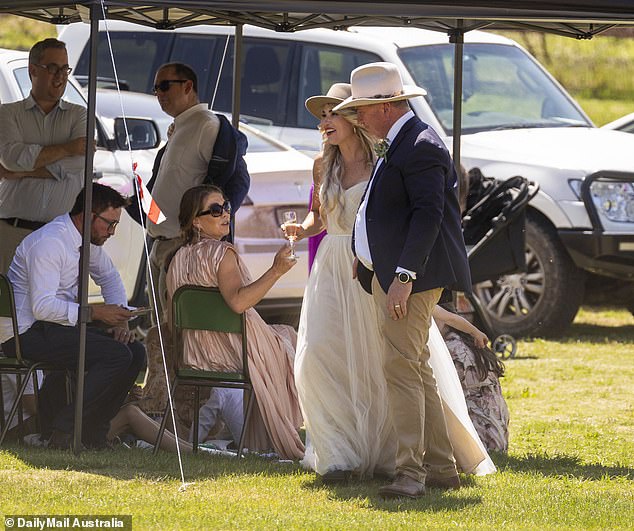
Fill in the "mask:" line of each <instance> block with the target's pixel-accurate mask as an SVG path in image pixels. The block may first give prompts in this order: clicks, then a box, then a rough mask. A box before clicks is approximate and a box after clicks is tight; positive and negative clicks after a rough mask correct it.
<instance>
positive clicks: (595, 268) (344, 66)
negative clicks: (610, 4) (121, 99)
mask: <svg viewBox="0 0 634 531" xmlns="http://www.w3.org/2000/svg"><path fill="white" fill-rule="evenodd" d="M108 27H109V30H110V32H111V40H112V44H113V48H114V54H115V60H116V61H117V63H118V67H117V68H118V72H119V75H120V77H121V78H122V79H123V80H124V81H125V82H126V83H127V84H128V85H129V86H130V88H131V89H132V90H138V91H145V92H149V91H150V90H151V87H152V83H153V76H154V72H155V71H156V69H157V67H158V66H159V65H160V64H161V63H164V62H168V61H184V62H188V63H190V64H191V65H192V66H193V67H194V69H195V70H196V71H197V72H199V73H200V74H201V83H200V86H201V87H202V88H201V95H202V97H203V99H206V100H209V99H210V97H211V94H212V92H213V90H214V87H215V85H216V79H217V78H218V77H219V83H218V87H219V90H218V93H217V95H216V98H215V100H214V108H215V109H218V110H224V111H228V110H230V106H231V86H232V63H233V37H232V32H233V30H232V28H226V27H212V26H196V27H190V28H180V29H177V30H174V31H157V30H153V29H149V28H146V27H141V26H137V25H133V24H128V23H120V22H113V21H111V22H109V23H108ZM102 29H103V27H102ZM88 33H89V27H88V26H87V25H82V24H74V25H70V26H68V27H66V28H65V29H64V30H63V31H62V33H61V34H60V38H61V39H62V40H64V41H66V42H67V44H68V47H69V53H70V55H71V59H72V61H73V63H74V64H76V67H77V70H78V72H79V73H80V74H86V73H87V68H88V61H87V58H88V54H87V47H86V43H87V39H88ZM227 40H229V46H228V50H229V53H228V55H227V57H226V58H223V50H224V49H225V43H226V41H227ZM453 56H454V47H453V45H452V44H450V43H449V42H448V39H447V37H446V36H445V35H443V34H441V33H435V32H430V31H425V30H420V29H416V28H364V27H358V28H356V27H355V28H350V29H349V30H347V31H332V30H326V29H315V30H308V31H300V32H296V33H275V32H272V31H268V30H263V29H259V28H252V27H245V28H244V44H243V61H242V80H241V84H242V89H241V90H242V92H241V110H242V113H243V115H242V116H241V119H246V120H248V121H249V122H250V123H252V124H253V125H256V126H257V127H259V128H262V129H264V130H266V131H267V132H268V133H269V134H271V135H273V136H276V137H278V138H280V139H282V140H284V141H286V142H287V143H289V144H291V145H292V146H294V147H296V148H297V149H302V150H306V151H311V150H312V151H316V150H318V149H319V144H320V139H319V135H318V133H317V131H316V125H317V124H316V120H315V119H314V118H313V117H312V116H311V115H310V114H309V113H308V112H307V111H306V110H305V109H304V100H305V99H306V98H307V97H309V96H312V95H315V94H323V93H325V92H326V91H327V89H328V88H329V86H330V85H331V84H332V83H335V82H340V81H347V80H348V79H349V75H350V71H351V70H352V69H353V68H355V67H356V66H359V65H360V64H363V63H367V62H371V61H377V60H381V61H390V62H392V63H395V64H396V65H398V66H399V69H400V71H401V75H402V77H403V80H404V82H405V83H415V84H417V85H420V86H422V87H424V88H425V89H426V90H427V96H426V97H425V98H415V99H413V100H411V103H412V107H413V109H414V111H415V112H416V113H417V114H418V115H419V116H420V118H421V119H422V120H424V121H425V122H427V123H429V124H430V125H431V126H432V127H434V129H436V130H437V131H438V132H439V133H440V134H441V135H442V136H443V137H444V139H445V141H446V143H447V144H448V147H450V148H451V143H452V136H453V131H452V116H453V94H452V91H453ZM98 57H99V65H98V74H99V76H104V77H112V71H111V68H110V56H109V51H108V49H107V45H106V42H105V34H104V33H103V32H102V33H101V35H100V44H99V48H98ZM223 59H224V61H223ZM462 98H463V120H462V123H463V126H462V133H463V136H462V146H461V149H462V157H463V158H462V164H463V166H464V167H465V168H466V170H470V169H472V168H479V169H480V170H481V172H482V173H483V174H484V175H486V176H490V177H496V178H499V179H507V178H509V177H511V176H515V175H520V176H523V177H526V178H527V179H529V180H531V181H535V182H537V183H538V184H539V185H540V192H539V194H538V195H537V196H536V197H535V198H534V199H533V200H532V201H531V203H530V205H529V208H528V211H527V228H526V257H527V265H528V270H527V272H526V273H525V274H519V275H509V276H506V277H503V278H501V279H494V280H491V281H489V282H483V283H480V284H479V285H477V286H476V290H477V292H478V294H479V295H480V298H481V299H482V300H483V301H484V303H485V305H486V308H487V311H488V312H489V314H490V317H491V319H492V321H493V324H494V325H495V328H496V329H498V330H504V331H506V332H508V333H512V334H517V335H521V334H526V333H531V334H537V335H541V334H556V333H561V332H562V331H563V330H564V329H565V327H566V326H567V325H568V324H569V323H570V322H571V321H572V319H573V318H574V315H575V314H576V312H577V309H578V307H579V305H580V303H581V301H582V298H583V294H584V283H585V276H586V275H585V273H584V272H592V273H595V274H598V275H601V276H604V277H605V276H609V277H613V278H617V279H619V281H620V282H621V284H620V285H621V286H622V287H623V288H624V289H621V293H627V294H628V296H629V297H630V299H631V297H632V294H633V293H634V290H633V289H632V286H633V284H632V282H631V281H632V280H634V173H633V172H632V163H631V154H632V153H633V152H634V138H633V137H632V136H631V135H627V134H624V133H619V132H613V131H606V130H601V129H598V128H596V127H595V126H594V125H593V124H592V123H591V121H590V120H589V119H588V117H587V116H586V115H585V114H584V112H583V111H582V110H581V109H580V108H579V106H578V105H577V104H576V103H575V101H574V100H573V99H572V98H571V97H570V96H569V95H568V94H567V93H566V92H565V90H564V89H563V88H562V87H561V86H560V85H559V84H558V83H557V81H556V80H554V79H553V78H552V77H551V76H550V75H549V74H548V73H547V72H546V71H545V70H544V69H543V68H542V67H541V66H540V65H539V64H538V63H537V62H536V61H535V59H534V58H533V57H531V56H530V55H529V54H528V53H527V52H526V51H525V50H524V49H523V48H521V47H520V46H519V45H518V44H517V43H515V42H514V41H512V40H509V39H506V38H503V37H500V36H496V35H492V34H487V33H483V32H475V31H474V32H469V33H467V34H466V36H465V47H464V88H463V94H462Z"/></svg>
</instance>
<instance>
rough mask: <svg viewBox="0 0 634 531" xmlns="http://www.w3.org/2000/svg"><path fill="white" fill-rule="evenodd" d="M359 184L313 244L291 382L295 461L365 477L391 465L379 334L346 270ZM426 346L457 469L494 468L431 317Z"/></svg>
mask: <svg viewBox="0 0 634 531" xmlns="http://www.w3.org/2000/svg"><path fill="white" fill-rule="evenodd" d="M365 185H366V183H365V182H362V183H358V184H356V185H354V186H352V187H351V188H349V189H348V190H346V191H345V192H344V195H343V209H341V208H337V209H335V211H333V212H331V213H328V220H327V225H328V235H327V236H326V237H325V238H324V239H323V240H322V242H321V243H320V245H319V249H318V251H317V255H316V257H315V262H314V264H313V269H312V271H311V274H310V277H309V279H308V285H307V287H306V292H305V294H304V304H303V306H302V312H301V316H300V323H299V331H298V342H297V353H296V356H295V383H296V387H297V391H298V396H299V400H300V405H301V408H302V412H303V415H304V423H305V427H306V434H307V436H306V453H305V456H304V459H303V461H302V464H303V466H305V467H306V468H309V469H312V470H315V471H316V472H317V473H318V474H324V473H326V472H328V471H331V470H335V469H341V470H351V471H353V472H354V473H355V474H356V475H359V476H361V477H371V476H372V475H373V474H374V473H375V472H381V473H391V472H393V471H394V458H395V451H396V450H395V439H394V434H393V431H392V424H391V421H390V415H389V403H388V400H387V386H386V382H385V377H384V375H383V368H382V355H383V342H384V339H383V337H382V335H381V332H380V330H379V325H378V314H377V309H376V307H375V304H374V300H373V299H372V297H371V296H370V295H368V294H367V293H365V291H363V289H362V288H361V286H360V284H359V283H358V281H356V280H354V279H353V278H352V262H353V259H354V257H353V254H352V249H351V234H352V227H353V225H354V219H355V215H356V211H357V207H358V205H359V203H360V201H361V197H362V195H363V191H364V189H365ZM429 346H430V351H431V359H430V364H431V366H432V368H433V370H434V374H435V376H436V380H437V382H438V385H439V391H440V396H441V398H442V399H443V405H444V407H445V412H446V415H447V424H448V429H449V436H450V439H451V442H452V445H453V447H454V453H455V456H456V461H457V464H458V467H459V469H460V470H462V471H463V472H466V473H476V474H486V473H490V472H494V471H495V466H494V465H493V462H492V461H491V460H490V459H489V456H488V454H487V452H486V450H485V448H484V446H483V445H482V443H481V441H480V439H479V437H478V435H477V433H476V431H475V428H474V427H473V424H472V423H471V420H470V419H469V415H468V412H467V406H466V403H465V400H464V395H463V394H462V388H461V386H460V381H459V380H458V375H457V373H456V370H455V368H454V366H453V362H452V360H451V356H450V355H449V352H448V350H447V347H446V346H445V343H444V341H443V339H442V336H440V332H439V331H438V329H437V327H436V326H435V325H434V326H433V327H432V330H430V340H429Z"/></svg>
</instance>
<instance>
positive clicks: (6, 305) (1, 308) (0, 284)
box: [0, 273, 22, 362]
mask: <svg viewBox="0 0 634 531" xmlns="http://www.w3.org/2000/svg"><path fill="white" fill-rule="evenodd" d="M2 317H4V318H6V319H11V325H12V326H13V336H14V337H15V357H16V358H17V359H18V361H20V362H21V361H22V350H21V348H20V337H19V334H18V319H17V314H16V311H15V298H14V296H13V286H12V285H11V281H10V280H9V278H8V277H7V276H6V275H5V274H3V273H0V318H2Z"/></svg>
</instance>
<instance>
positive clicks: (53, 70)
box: [31, 63, 73, 76]
mask: <svg viewBox="0 0 634 531" xmlns="http://www.w3.org/2000/svg"><path fill="white" fill-rule="evenodd" d="M31 64H33V65H35V66H39V67H40V68H43V69H44V70H46V71H47V72H48V73H49V74H51V75H52V76H56V75H57V74H62V76H68V75H70V73H71V72H72V71H73V69H72V68H71V67H70V66H68V65H62V66H58V65H56V64H55V63H49V64H47V65H41V64H38V63H31Z"/></svg>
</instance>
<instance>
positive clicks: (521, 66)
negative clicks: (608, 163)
mask: <svg viewBox="0 0 634 531" xmlns="http://www.w3.org/2000/svg"><path fill="white" fill-rule="evenodd" d="M399 55H400V57H401V60H402V61H403V63H404V64H405V66H406V67H407V69H408V70H409V72H410V74H411V75H412V77H413V78H414V80H415V81H416V83H417V84H418V85H420V86H421V87H423V88H424V89H425V90H427V96H426V99H427V102H428V103H429V105H430V106H431V108H432V111H433V112H434V114H435V115H436V117H437V118H438V120H439V121H440V123H441V124H442V126H443V128H444V130H445V132H446V134H447V135H453V130H452V129H453V127H452V120H453V78H454V76H453V73H454V69H453V61H454V47H453V45H451V44H441V45H433V46H416V47H411V48H403V49H401V50H399ZM571 126H577V127H579V126H581V127H591V126H592V124H591V123H590V122H588V120H587V119H586V118H585V117H584V116H583V114H582V113H581V112H580V111H579V110H578V109H577V108H576V106H575V105H574V103H573V102H572V101H571V99H570V97H569V96H568V95H567V94H566V93H565V92H563V91H562V90H561V88H560V87H559V86H558V85H557V84H556V83H554V82H553V81H552V79H551V78H550V77H549V76H548V75H547V74H546V73H545V72H544V71H543V70H542V69H541V68H540V67H539V65H538V64H537V63H536V62H535V61H534V60H533V59H532V58H531V57H530V56H529V55H527V54H526V53H525V52H524V51H522V50H521V49H520V48H517V47H515V46H509V45H504V44H465V46H464V60H463V90H462V131H463V133H476V132H479V131H490V130H495V129H518V128H533V127H571Z"/></svg>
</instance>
